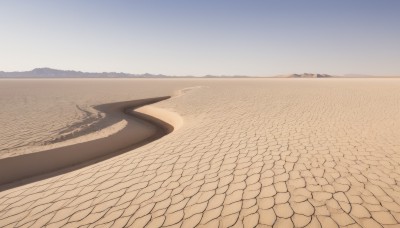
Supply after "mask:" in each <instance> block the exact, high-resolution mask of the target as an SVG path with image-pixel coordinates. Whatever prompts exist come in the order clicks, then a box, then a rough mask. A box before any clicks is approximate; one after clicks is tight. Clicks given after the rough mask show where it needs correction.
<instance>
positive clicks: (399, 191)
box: [0, 78, 400, 228]
mask: <svg viewBox="0 0 400 228" xmlns="http://www.w3.org/2000/svg"><path fill="white" fill-rule="evenodd" d="M164 96H172V97H171V98H170V99H166V100H163V101H160V102H157V103H154V104H151V105H149V106H145V107H141V108H139V109H138V110H137V112H142V113H145V114H147V115H149V116H153V117H154V118H157V119H160V120H162V121H164V122H165V123H167V124H170V125H172V126H173V127H174V130H173V131H172V132H171V133H169V134H167V135H165V136H164V137H162V138H160V139H157V140H155V141H152V142H150V143H147V144H145V145H143V146H141V147H138V148H136V149H133V150H130V151H127V152H125V153H123V154H120V155H117V156H114V157H111V158H108V159H105V160H103V161H100V162H97V163H95V164H91V165H87V166H84V167H80V168H73V169H71V170H69V171H68V172H63V173H59V174H58V175H52V176H50V177H48V178H40V179H37V180H36V181H33V180H27V181H26V183H25V184H23V182H21V183H22V184H21V183H19V184H18V185H15V186H12V185H9V186H8V187H6V188H3V189H2V190H0V227H63V226H64V227H124V226H126V227H145V226H146V227H194V226H200V227H230V226H234V227H256V226H259V227H264V226H265V227H271V226H274V227H285V228H286V227H306V226H308V227H399V226H400V80H399V79H338V78H332V79H103V80H100V79H91V80H89V79H86V80H84V79H74V80H62V79H60V80H47V79H46V80H44V79H43V80H25V79H24V80H11V79H10V80H0V107H1V112H0V121H1V122H0V123H1V127H0V158H1V159H2V160H3V159H10V158H13V157H23V156H28V155H30V154H33V153H37V154H40V153H41V151H43V150H47V149H51V148H58V147H61V148H62V147H63V146H66V145H75V144H79V143H85V142H90V141H91V140H94V139H98V138H102V139H107V138H111V137H112V136H113V135H115V134H117V133H118V132H120V131H122V129H124V128H126V126H127V124H128V123H126V122H124V121H126V120H124V119H123V118H122V119H118V118H119V117H121V116H119V117H118V118H117V117H116V116H113V115H107V114H105V113H102V112H101V111H99V110H96V108H95V107H96V106H98V105H101V104H106V103H113V102H121V101H131V100H139V99H145V98H156V97H164ZM118 115H122V114H121V113H120V114H118ZM123 115H127V114H123ZM113 118H114V119H113ZM139 122H140V121H139ZM141 126H142V125H141ZM146 126H147V125H146ZM146 126H145V125H143V126H142V127H143V129H145V128H146V129H147V127H146ZM137 132H138V134H141V133H140V132H141V131H140V128H138V131H137ZM112 152H115V151H110V153H112ZM81 153H85V151H81ZM4 161H5V160H4ZM51 162H52V161H48V162H47V163H49V164H50V163H51ZM39 165H40V164H39ZM28 166H29V167H30V168H31V167H37V166H38V164H34V163H33V162H31V163H29V164H28ZM0 175H2V176H3V177H4V176H5V175H13V173H12V172H10V173H0ZM10 186H11V187H10Z"/></svg>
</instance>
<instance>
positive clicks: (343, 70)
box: [0, 0, 400, 76]
mask: <svg viewBox="0 0 400 228" xmlns="http://www.w3.org/2000/svg"><path fill="white" fill-rule="evenodd" d="M36 67H51V68H56V69H68V70H82V71H94V72H102V71H117V72H128V73H145V72H149V73H162V74H168V75H206V74H214V75H253V76H270V75H277V74H289V73H303V72H311V73H328V74H349V73H350V74H370V75H400V1H399V0H374V1H372V0H331V1H328V0H301V1H300V0H270V1H268V0H251V1H249V0H242V1H238V0H224V1H223V0H199V1H196V0H158V1H156V0H143V1H134V0H132V1H128V0H126V1H122V0H109V1H104V0H64V1H61V0H48V1H44V0H35V1H31V0H26V1H19V0H9V1H7V0H0V70H4V71H23V70H31V69H33V68H36Z"/></svg>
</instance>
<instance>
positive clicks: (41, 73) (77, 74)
mask: <svg viewBox="0 0 400 228" xmlns="http://www.w3.org/2000/svg"><path fill="white" fill-rule="evenodd" d="M166 77H168V76H166V75H162V74H127V73H118V72H102V73H90V72H82V71H73V70H56V69H51V68H36V69H33V70H31V71H16V72H4V71H0V78H166Z"/></svg>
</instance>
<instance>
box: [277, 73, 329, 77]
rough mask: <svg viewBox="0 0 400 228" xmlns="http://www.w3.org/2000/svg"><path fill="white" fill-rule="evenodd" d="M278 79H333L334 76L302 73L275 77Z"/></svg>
mask: <svg viewBox="0 0 400 228" xmlns="http://www.w3.org/2000/svg"><path fill="white" fill-rule="evenodd" d="M277 77H279V78H333V77H336V76H333V75H329V74H311V73H303V74H290V75H281V76H277Z"/></svg>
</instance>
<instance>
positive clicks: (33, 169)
mask: <svg viewBox="0 0 400 228" xmlns="http://www.w3.org/2000/svg"><path fill="white" fill-rule="evenodd" d="M168 98H170V96H165V97H156V98H148V99H141V100H133V101H125V102H117V103H109V104H102V105H98V106H96V107H94V108H95V109H97V110H99V111H101V112H104V113H105V114H106V118H107V116H108V117H111V118H114V119H113V121H120V120H125V121H126V122H127V125H126V126H125V127H124V128H123V129H122V130H120V131H118V132H116V133H115V134H112V135H110V136H108V137H105V138H99V139H95V140H91V141H86V142H82V143H78V144H73V145H68V146H64V147H59V148H54V149H49V150H44V151H40V152H36V153H31V154H25V155H21V156H16V157H10V158H5V159H1V160H0V191H3V190H5V189H9V188H13V187H17V186H20V185H24V184H27V183H31V182H35V181H38V180H42V179H45V178H49V177H52V176H56V175H60V174H63V173H66V172H70V171H73V170H76V169H79V168H82V167H85V166H87V165H90V164H94V163H97V162H99V161H103V160H105V159H108V158H110V157H113V156H116V155H119V154H122V153H124V152H127V151H130V150H133V149H135V148H138V147H141V146H143V145H146V144H148V143H150V142H153V141H154V140H157V139H159V138H161V137H163V136H164V135H166V134H168V133H170V132H172V131H173V130H174V127H173V126H172V125H171V124H169V123H167V122H165V121H163V120H161V119H160V118H156V117H154V116H152V115H149V114H144V113H140V112H136V111H134V109H138V108H140V107H143V106H146V105H150V104H154V103H156V102H159V101H162V100H166V99H168Z"/></svg>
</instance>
